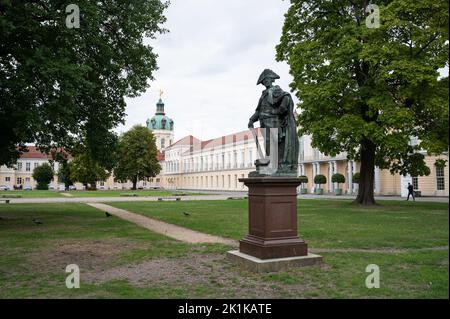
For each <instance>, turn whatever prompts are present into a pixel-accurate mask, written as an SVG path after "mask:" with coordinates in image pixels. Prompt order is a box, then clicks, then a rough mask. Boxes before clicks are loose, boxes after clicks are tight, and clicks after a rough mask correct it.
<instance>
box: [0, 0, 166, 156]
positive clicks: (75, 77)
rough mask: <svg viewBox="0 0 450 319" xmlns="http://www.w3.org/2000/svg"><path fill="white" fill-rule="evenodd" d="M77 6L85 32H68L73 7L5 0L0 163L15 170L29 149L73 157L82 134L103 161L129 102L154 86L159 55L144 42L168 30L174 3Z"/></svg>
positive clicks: (109, 0) (0, 24)
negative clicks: (58, 149)
mask: <svg viewBox="0 0 450 319" xmlns="http://www.w3.org/2000/svg"><path fill="white" fill-rule="evenodd" d="M75 3H76V5H78V6H79V9H80V27H79V28H68V27H67V26H66V17H67V16H68V15H69V14H70V12H69V13H66V6H67V5H68V4H70V2H67V1H49V0H37V1H28V0H14V1H10V0H6V1H0V12H1V14H0V101H1V103H0V136H1V139H0V164H8V165H10V164H12V163H14V162H15V160H16V158H17V157H18V156H19V153H20V151H21V150H24V146H25V143H36V144H37V145H38V146H41V147H42V148H43V149H47V150H48V149H50V148H51V147H55V146H62V147H65V148H66V149H68V150H69V151H70V148H71V146H72V145H73V144H74V143H76V142H77V141H79V140H80V139H81V135H82V133H83V132H85V133H86V135H87V141H84V143H85V144H86V145H88V147H89V148H90V150H91V152H90V153H91V155H92V156H93V157H94V159H95V160H98V158H97V156H102V154H105V153H108V152H110V150H109V149H108V146H109V145H110V144H109V143H108V142H107V141H105V139H107V138H108V134H109V133H108V132H109V130H110V129H112V128H114V127H115V126H117V125H118V124H120V123H122V122H123V119H124V116H125V113H124V111H125V101H124V98H125V97H127V96H128V97H133V96H137V95H139V94H140V93H142V92H144V91H145V90H146V88H147V87H148V84H149V80H152V79H153V73H154V71H155V70H156V69H157V64H156V58H157V55H156V53H155V52H153V49H152V47H151V46H149V45H147V44H145V43H144V37H149V38H155V35H156V34H158V33H161V32H164V31H165V30H164V29H162V27H161V24H162V23H164V22H165V17H164V16H163V11H164V10H165V8H166V7H167V5H168V3H163V2H161V0H139V1H134V0H121V1H118V0H100V1H89V0H79V1H76V2H75ZM17 146H19V148H17Z"/></svg>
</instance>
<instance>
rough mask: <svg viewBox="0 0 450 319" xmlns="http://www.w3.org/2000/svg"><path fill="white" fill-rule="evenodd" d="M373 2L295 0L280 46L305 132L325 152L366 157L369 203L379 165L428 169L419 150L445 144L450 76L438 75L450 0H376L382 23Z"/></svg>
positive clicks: (364, 194)
mask: <svg viewBox="0 0 450 319" xmlns="http://www.w3.org/2000/svg"><path fill="white" fill-rule="evenodd" d="M368 3H369V1H367V0H364V1H353V0H342V1H325V0H308V1H302V0H291V7H290V8H289V11H288V12H287V14H286V16H285V22H284V27H283V33H282V36H281V40H280V43H279V44H278V46H277V60H279V61H281V60H284V61H287V62H288V64H289V65H290V70H291V74H292V75H293V77H294V80H293V83H292V84H291V87H292V89H293V90H294V91H295V93H296V95H297V96H298V98H299V100H300V102H299V108H301V112H300V114H299V116H298V124H299V126H300V129H299V133H300V134H311V135H312V146H313V147H316V148H318V149H319V150H320V151H321V152H323V153H325V154H327V155H331V156H335V155H337V154H339V153H341V152H346V153H347V157H348V158H349V159H356V160H359V161H360V163H361V168H360V174H361V175H360V176H361V178H360V183H359V190H358V196H357V198H356V200H355V202H356V203H359V204H363V205H372V204H375V200H374V194H373V184H374V168H375V166H378V167H380V168H381V169H390V171H391V173H400V174H407V173H409V174H411V175H413V176H418V175H427V174H429V172H430V170H429V168H428V167H427V166H426V165H425V162H424V156H423V155H422V154H420V153H418V152H416V151H417V150H420V149H425V150H427V151H428V153H429V154H440V153H442V152H444V151H446V150H447V149H448V124H449V123H448V77H445V78H440V79H439V72H438V70H439V69H440V68H442V67H445V66H446V65H447V66H448V31H449V30H448V1H446V0H438V1H436V0H419V1H414V2H411V1H406V0H385V1H377V2H376V3H377V5H378V6H379V10H380V25H379V26H378V27H374V28H371V26H373V25H371V24H370V23H369V24H368V25H369V27H368V26H367V25H366V18H368V20H370V21H372V20H371V18H372V17H374V16H376V13H366V11H365V9H366V8H367V5H368ZM369 12H370V10H369ZM369 14H371V15H370V16H369ZM411 137H416V138H417V139H418V140H419V142H418V143H417V144H416V145H414V144H413V143H410V138H411Z"/></svg>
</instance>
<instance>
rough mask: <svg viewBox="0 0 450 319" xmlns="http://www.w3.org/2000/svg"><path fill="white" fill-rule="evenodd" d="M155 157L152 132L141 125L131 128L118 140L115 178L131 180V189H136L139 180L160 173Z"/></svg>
mask: <svg viewBox="0 0 450 319" xmlns="http://www.w3.org/2000/svg"><path fill="white" fill-rule="evenodd" d="M156 155H157V149H156V143H155V137H154V136H153V134H152V132H151V131H150V130H149V129H148V128H146V127H144V126H141V125H135V126H133V127H132V128H131V129H130V130H129V131H128V132H126V133H124V134H123V135H122V136H121V137H120V138H119V145H118V151H117V166H116V168H115V169H114V176H115V178H116V179H117V180H119V181H122V182H126V181H127V180H131V182H132V183H133V189H136V184H137V182H138V181H139V180H142V179H144V178H148V177H154V176H156V175H157V174H158V173H159V172H160V170H161V166H160V165H159V163H158V160H157V158H156Z"/></svg>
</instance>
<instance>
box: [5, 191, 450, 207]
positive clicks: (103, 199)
mask: <svg viewBox="0 0 450 319" xmlns="http://www.w3.org/2000/svg"><path fill="white" fill-rule="evenodd" d="M246 196H248V194H247V193H244V192H220V194H215V195H213V193H211V195H196V196H182V197H181V200H182V201H186V200H226V199H227V198H228V197H246ZM297 198H299V199H322V200H323V199H334V200H341V199H347V200H349V199H355V196H349V195H342V196H335V195H298V196H297ZM157 200H158V197H155V196H142V197H42V198H40V197H36V198H10V203H11V204H21V203H22V204H44V203H95V202H146V201H147V202H153V201H157ZM375 200H376V201H382V200H397V201H406V199H405V198H402V197H400V196H376V197H375ZM416 201H417V202H436V203H448V202H449V198H448V197H417V198H416Z"/></svg>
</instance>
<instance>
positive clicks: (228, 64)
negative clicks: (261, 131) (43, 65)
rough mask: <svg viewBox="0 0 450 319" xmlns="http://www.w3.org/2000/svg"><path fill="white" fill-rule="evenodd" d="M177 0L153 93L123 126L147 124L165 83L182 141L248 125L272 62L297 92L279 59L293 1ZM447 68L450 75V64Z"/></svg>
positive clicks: (158, 48) (159, 45) (162, 39)
mask: <svg viewBox="0 0 450 319" xmlns="http://www.w3.org/2000/svg"><path fill="white" fill-rule="evenodd" d="M171 2H172V3H171V4H170V6H169V8H168V10H167V11H166V17H167V22H166V24H165V25H164V26H165V28H166V29H169V31H170V32H169V33H166V34H162V35H158V38H157V39H156V40H151V41H149V43H150V44H151V45H152V46H153V47H154V50H155V52H156V53H158V54H159V58H158V66H159V70H158V71H157V72H155V81H154V82H152V83H151V87H150V88H149V89H148V90H147V92H146V93H145V94H142V95H141V96H140V97H138V98H134V99H127V100H126V101H127V109H126V113H127V114H128V115H127V117H126V122H125V125H122V126H120V127H118V128H117V129H116V131H117V132H122V131H126V130H128V129H129V128H131V127H132V126H133V125H135V124H142V125H145V121H146V120H147V119H148V118H150V117H152V116H153V115H154V113H155V110H156V106H155V104H156V102H157V101H158V99H159V90H160V89H162V90H163V91H164V95H163V100H164V102H165V111H166V115H167V116H169V117H171V118H172V119H173V120H174V122H175V140H178V139H180V138H182V137H184V136H186V135H189V134H192V135H194V136H195V137H197V138H199V139H202V140H206V139H210V138H214V137H220V136H222V135H227V134H231V133H233V132H238V131H242V130H245V129H246V128H247V123H248V119H249V117H250V116H251V115H252V114H253V112H254V109H255V108H256V105H257V102H258V99H259V97H260V95H261V91H262V90H264V87H263V86H262V85H259V86H256V81H257V79H258V77H259V75H260V73H261V72H262V71H263V70H264V69H265V68H270V69H272V70H273V71H275V72H276V73H277V74H278V75H280V77H281V79H279V80H277V81H276V82H275V84H278V85H280V86H281V87H282V88H283V89H284V90H286V91H289V83H290V82H291V81H292V77H291V75H290V74H289V68H288V65H287V64H286V63H278V62H276V61H275V46H276V45H277V44H278V42H279V39H280V36H281V29H282V27H283V22H284V14H285V13H286V12H287V10H288V7H289V1H287V0H284V1H283V0H227V1H217V0H171ZM441 74H445V75H448V68H445V69H444V70H441ZM293 99H294V102H295V103H297V99H296V98H295V96H293Z"/></svg>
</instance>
